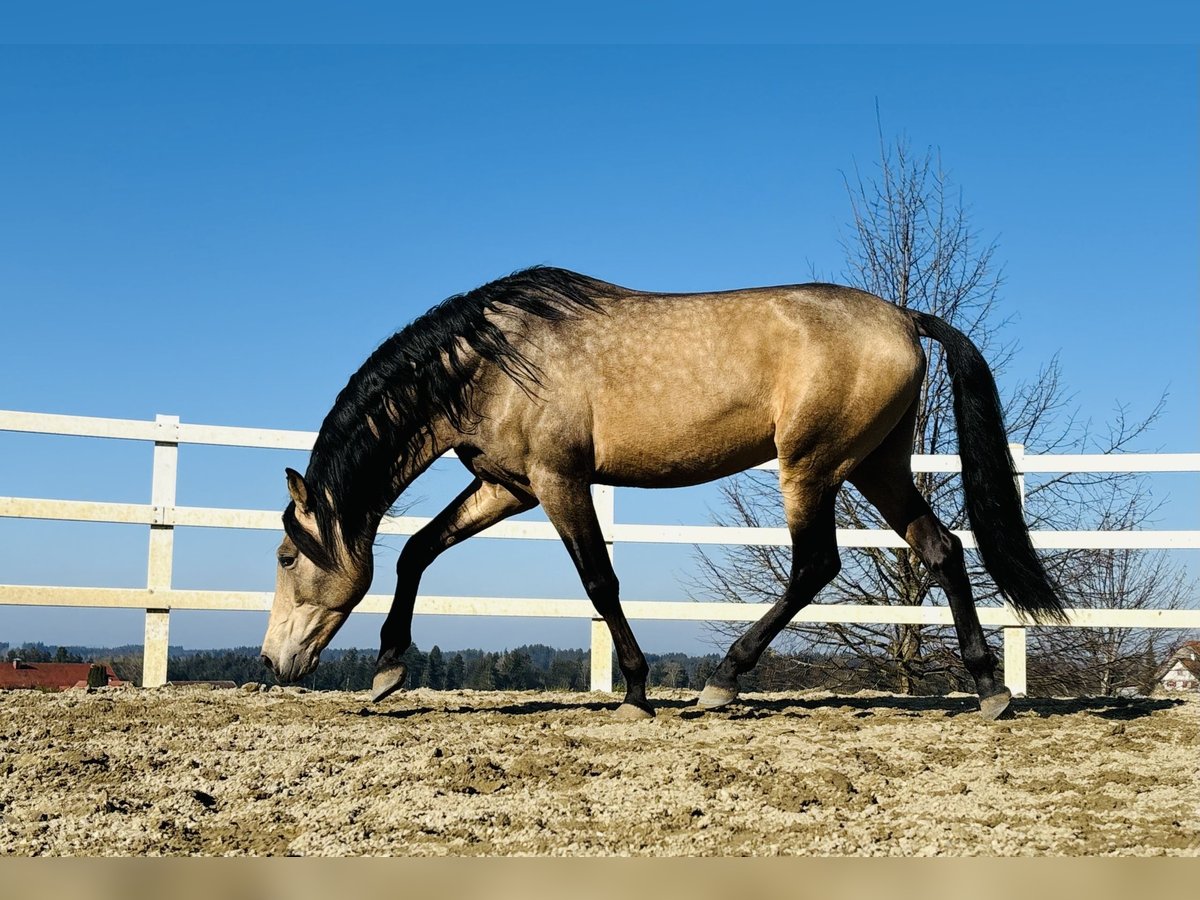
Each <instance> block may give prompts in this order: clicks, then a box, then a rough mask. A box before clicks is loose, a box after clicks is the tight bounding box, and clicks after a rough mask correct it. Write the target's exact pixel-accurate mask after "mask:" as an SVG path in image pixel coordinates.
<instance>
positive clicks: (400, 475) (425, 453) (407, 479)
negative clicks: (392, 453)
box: [388, 423, 454, 506]
mask: <svg viewBox="0 0 1200 900" xmlns="http://www.w3.org/2000/svg"><path fill="white" fill-rule="evenodd" d="M452 431H453V429H451V428H450V427H449V424H448V423H445V424H443V423H438V424H436V425H435V426H434V427H433V428H432V429H431V430H430V433H429V434H428V435H427V436H426V438H425V440H424V442H423V443H422V444H421V447H420V449H419V450H418V451H417V452H416V453H414V454H413V455H412V456H411V457H410V458H409V459H406V460H404V462H403V463H401V465H400V467H399V468H398V469H397V470H396V474H395V476H394V477H393V479H392V485H391V499H390V503H389V504H388V505H389V506H390V505H391V504H394V503H395V502H396V500H398V499H399V497H400V495H401V494H403V493H404V492H405V491H406V490H408V486H409V485H410V484H412V483H413V482H414V481H416V480H417V478H419V477H420V476H421V474H422V473H423V472H424V471H425V470H426V469H428V468H429V467H430V466H431V465H433V463H434V460H436V459H437V458H438V457H439V456H441V455H442V454H443V453H445V452H446V451H447V450H449V449H450V448H451V447H452V446H454V438H453V435H452Z"/></svg>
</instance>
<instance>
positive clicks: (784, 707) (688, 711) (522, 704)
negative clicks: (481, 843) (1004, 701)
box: [344, 694, 1184, 722]
mask: <svg viewBox="0 0 1200 900" xmlns="http://www.w3.org/2000/svg"><path fill="white" fill-rule="evenodd" d="M651 702H652V703H653V704H654V708H655V709H656V710H657V712H658V714H659V715H660V716H661V715H663V714H666V715H667V716H677V717H679V718H681V719H701V718H716V719H731V720H740V719H762V718H796V719H802V718H808V717H810V716H812V715H813V714H814V713H818V712H820V711H822V710H843V711H845V712H847V713H848V714H849V715H850V716H851V717H852V718H856V719H868V718H871V717H873V716H876V715H900V716H911V717H919V716H922V715H929V714H936V713H941V714H942V715H943V716H945V717H948V718H953V717H956V716H961V715H978V712H979V701H978V700H977V699H976V698H975V697H971V696H892V695H872V696H860V695H854V694H850V695H846V696H822V697H778V696H771V695H750V696H747V697H744V698H739V699H738V700H737V701H735V702H734V703H732V704H730V705H729V706H727V707H725V708H723V709H719V710H702V709H700V708H699V707H698V706H697V705H696V700H695V699H694V698H692V699H680V698H671V697H652V698H651ZM1183 702H1184V701H1182V700H1172V699H1166V698H1150V697H1137V698H1125V697H1071V698H1042V697H1018V698H1015V699H1014V700H1013V701H1012V705H1011V706H1010V707H1009V709H1008V710H1007V711H1006V712H1005V714H1004V717H1003V718H1005V719H1014V718H1021V717H1035V718H1039V719H1049V718H1058V717H1065V716H1073V715H1078V714H1081V713H1082V714H1086V715H1090V716H1095V717H1098V718H1101V719H1110V720H1113V721H1121V722H1124V721H1133V720H1135V719H1141V718H1145V717H1147V716H1151V715H1153V714H1154V713H1157V712H1162V711H1163V710H1167V709H1173V708H1175V707H1177V706H1180V705H1182V704H1183ZM616 705H617V704H616V701H600V700H593V699H584V698H579V699H574V698H571V697H569V696H564V697H563V699H561V700H559V699H553V700H545V699H537V700H535V699H530V700H525V701H518V702H513V703H504V704H500V705H492V704H489V703H479V704H471V703H460V704H457V705H448V706H437V707H435V706H427V705H421V706H412V707H404V708H399V709H396V708H387V707H384V708H379V707H373V706H364V707H362V708H361V709H359V710H357V711H350V710H347V711H346V712H345V713H344V714H345V715H357V716H380V717H384V718H389V719H410V718H414V717H421V716H426V715H445V714H447V713H452V714H465V715H491V714H496V713H501V714H504V715H512V716H536V715H543V714H545V713H571V712H579V713H583V712H590V713H596V714H603V713H605V712H610V711H611V710H613V709H615V708H616Z"/></svg>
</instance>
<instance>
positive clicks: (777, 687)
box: [0, 641, 1161, 696]
mask: <svg viewBox="0 0 1200 900" xmlns="http://www.w3.org/2000/svg"><path fill="white" fill-rule="evenodd" d="M0 657H3V658H5V659H8V660H13V659H18V658H19V659H23V660H25V661H26V662H96V663H108V664H109V665H111V666H112V667H113V671H115V672H116V673H117V677H119V678H121V679H122V680H124V681H129V682H131V683H133V684H141V678H142V648H141V646H140V645H137V644H131V645H128V646H124V647H76V646H72V647H50V646H48V645H46V644H25V645H23V646H21V647H10V646H9V645H8V644H6V643H4V642H2V641H0ZM404 659H405V662H406V663H407V665H408V678H407V680H406V682H405V686H406V687H408V688H416V687H423V688H433V689H434V690H456V689H458V688H468V689H471V690H477V691H491V690H514V691H533V690H549V691H586V690H588V689H589V683H590V671H591V654H590V653H589V651H587V650H582V649H575V650H558V649H555V648H554V647H547V646H545V645H544V644H527V645H525V646H522V647H517V648H515V649H513V650H505V651H503V652H499V653H493V652H488V651H484V650H453V651H443V650H442V649H441V648H440V647H438V646H434V647H432V648H430V649H429V651H428V652H426V651H423V650H421V649H419V648H418V647H416V646H415V645H414V646H412V647H410V648H409V650H408V652H407V653H406V654H405V655H404ZM646 659H647V661H648V662H649V664H650V687H669V688H683V689H691V690H699V689H700V688H702V687H703V686H704V682H705V681H706V680H707V679H708V676H709V675H710V674H712V672H713V670H714V669H715V668H716V666H717V664H718V663H719V662H720V657H719V656H718V655H716V654H715V653H713V654H707V655H703V656H689V655H688V654H685V653H647V654H646ZM1160 670H1161V663H1160V662H1159V661H1157V660H1155V658H1154V657H1153V656H1152V655H1151V654H1149V653H1146V654H1145V655H1142V656H1134V657H1132V658H1131V659H1130V660H1128V661H1126V662H1125V663H1124V664H1123V665H1122V666H1121V667H1120V670H1119V671H1118V672H1117V675H1116V677H1115V678H1113V679H1111V684H1109V685H1107V686H1102V685H1101V684H1100V682H1099V681H1098V680H1097V677H1096V674H1095V672H1094V671H1093V669H1092V668H1091V667H1089V666H1087V665H1080V664H1079V663H1077V662H1074V661H1071V660H1063V659H1062V658H1061V657H1058V656H1049V655H1045V654H1039V653H1037V652H1031V653H1030V654H1029V671H1030V676H1031V686H1033V678H1035V677H1037V678H1040V679H1041V683H1040V684H1038V685H1037V687H1036V688H1035V690H1037V694H1038V695H1039V696H1050V695H1052V694H1053V695H1094V694H1111V693H1114V692H1116V691H1117V690H1119V689H1121V687H1120V686H1122V685H1130V686H1133V687H1134V688H1135V689H1136V690H1138V691H1140V692H1143V693H1149V692H1150V691H1152V690H1153V689H1154V687H1155V684H1156V680H1157V678H1158V677H1159V674H1158V673H1159V672H1160ZM374 672H375V651H374V650H361V649H349V650H326V651H325V652H324V653H322V654H321V664H320V666H318V667H317V670H316V671H315V672H313V673H312V674H311V675H309V676H308V677H307V678H305V679H303V680H302V681H300V682H298V684H300V685H301V686H303V687H306V688H309V689H310V690H316V691H323V690H325V691H327V690H341V691H362V690H366V689H367V688H369V687H370V685H371V677H372V675H373V674H374ZM613 676H614V682H615V683H614V688H615V689H616V690H617V691H621V690H624V684H623V682H622V680H621V675H620V670H619V669H618V668H617V666H616V664H615V661H614V664H613ZM167 680H168V681H174V682H180V681H232V682H235V683H237V684H239V685H242V684H245V683H247V682H258V683H260V684H262V683H265V684H272V683H274V681H275V678H274V676H273V675H271V674H270V673H269V672H268V671H267V670H266V669H265V668H264V667H263V664H262V662H261V661H260V659H259V650H258V648H257V647H234V648H232V649H228V650H185V649H184V648H182V647H171V648H170V649H169V653H168V659H167ZM740 685H741V689H742V690H743V691H796V690H806V689H812V688H817V689H824V690H832V691H837V692H839V693H850V692H853V691H856V690H880V691H893V692H895V691H897V690H900V692H903V690H902V689H900V687H899V678H898V676H897V674H896V673H895V672H894V671H892V670H891V669H889V668H887V667H886V666H884V665H881V664H880V661H879V660H877V659H871V658H869V657H865V656H858V657H855V656H850V655H829V656H822V655H819V654H807V655H786V654H780V653H776V652H775V651H773V650H768V651H767V652H766V653H764V654H763V657H762V659H761V660H760V661H759V664H758V666H757V667H756V668H755V669H754V670H753V671H751V672H748V673H746V674H745V675H743V676H742V677H741V679H740ZM911 690H912V692H913V693H916V694H923V695H937V694H944V693H946V692H948V691H966V692H968V693H974V690H975V688H974V685H973V684H972V683H971V681H970V678H969V676H968V675H967V674H966V672H965V671H964V670H962V669H961V668H959V667H947V668H946V669H945V670H944V671H935V672H927V673H924V675H923V677H922V678H921V679H920V680H919V681H917V682H916V683H915V684H914V685H913V686H912V688H911Z"/></svg>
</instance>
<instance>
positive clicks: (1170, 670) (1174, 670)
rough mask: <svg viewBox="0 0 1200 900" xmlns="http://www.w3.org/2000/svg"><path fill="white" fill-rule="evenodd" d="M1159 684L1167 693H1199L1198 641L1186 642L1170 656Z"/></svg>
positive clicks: (1199, 656)
mask: <svg viewBox="0 0 1200 900" xmlns="http://www.w3.org/2000/svg"><path fill="white" fill-rule="evenodd" d="M1159 684H1161V685H1162V686H1163V688H1164V689H1166V690H1168V691H1200V641H1188V642H1187V643H1185V644H1182V645H1180V647H1179V649H1178V650H1176V651H1175V652H1174V653H1172V654H1171V658H1170V660H1169V661H1168V662H1167V666H1166V671H1165V672H1163V675H1162V677H1161V678H1160V679H1159Z"/></svg>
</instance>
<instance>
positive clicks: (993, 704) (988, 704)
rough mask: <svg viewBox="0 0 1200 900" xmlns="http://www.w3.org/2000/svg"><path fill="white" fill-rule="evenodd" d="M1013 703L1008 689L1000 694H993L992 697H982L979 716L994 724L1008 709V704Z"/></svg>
mask: <svg viewBox="0 0 1200 900" xmlns="http://www.w3.org/2000/svg"><path fill="white" fill-rule="evenodd" d="M1011 702H1012V694H1010V693H1009V692H1008V688H1005V689H1004V690H1002V691H1000V693H998V694H992V696H990V697H981V698H980V699H979V714H980V715H981V716H983V717H984V718H985V719H987V720H988V721H989V722H994V721H996V719H998V718H1000V716H1001V715H1002V714H1003V713H1004V711H1005V710H1006V709H1008V704H1009V703H1011Z"/></svg>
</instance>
